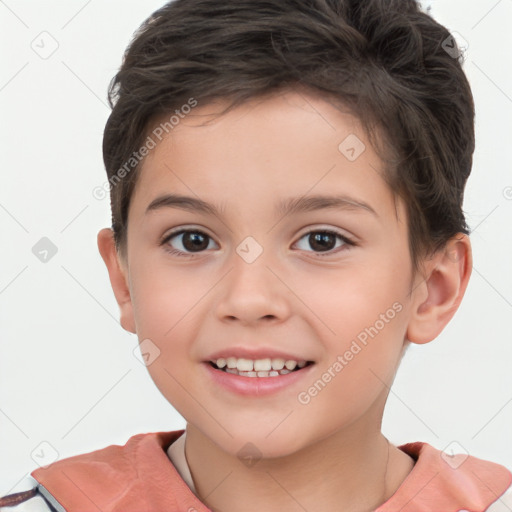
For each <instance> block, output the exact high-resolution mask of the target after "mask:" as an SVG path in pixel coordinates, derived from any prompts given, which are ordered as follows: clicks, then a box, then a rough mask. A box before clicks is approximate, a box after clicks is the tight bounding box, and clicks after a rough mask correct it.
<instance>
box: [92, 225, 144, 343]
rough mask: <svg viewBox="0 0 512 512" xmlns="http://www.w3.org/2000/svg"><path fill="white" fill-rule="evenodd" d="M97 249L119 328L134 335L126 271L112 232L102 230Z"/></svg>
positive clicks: (108, 229) (107, 229) (105, 229)
mask: <svg viewBox="0 0 512 512" xmlns="http://www.w3.org/2000/svg"><path fill="white" fill-rule="evenodd" d="M98 249H99V251H100V254H101V257H102V258H103V261H104V262H105V265H106V266H107V270H108V275H109V277H110V284H111V285H112V290H113V291H114V295H115V297H116V301H117V303H118V305H119V309H120V312H121V326H122V327H123V329H125V330H126V331H129V332H132V333H134V334H135V333H136V329H135V320H134V317H133V305H132V300H131V296H130V288H129V286H128V279H127V275H128V272H127V269H126V266H127V265H125V262H124V261H122V259H121V256H120V255H119V254H118V252H117V249H116V246H115V241H114V232H113V231H112V230H111V229H110V228H104V229H102V230H101V231H100V232H99V233H98Z"/></svg>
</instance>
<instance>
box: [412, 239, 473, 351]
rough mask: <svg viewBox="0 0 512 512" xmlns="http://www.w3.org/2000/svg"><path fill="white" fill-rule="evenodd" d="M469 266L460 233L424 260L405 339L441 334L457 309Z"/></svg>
mask: <svg viewBox="0 0 512 512" xmlns="http://www.w3.org/2000/svg"><path fill="white" fill-rule="evenodd" d="M472 267H473V257H472V252H471V242H470V241H469V237H468V236H467V235H465V234H464V233H458V234H457V235H455V236H454V237H452V238H451V239H450V240H449V241H448V242H447V244H446V246H445V248H444V249H443V250H441V251H438V252H437V253H435V255H434V256H433V257H432V258H431V259H429V260H427V261H426V262H424V268H425V270H426V273H425V274H426V276H427V278H426V279H425V278H423V279H420V280H419V281H418V282H416V284H415V285H414V290H413V292H412V293H413V300H412V310H411V316H410V321H409V325H408V328H407V335H406V336H407V339H409V340H410V341H411V342H413V343H420V344H421V343H428V342H429V341H432V340H433V339H435V338H436V337H437V336H438V335H439V334H440V333H441V331H442V330H443V329H444V328H445V326H446V324H448V322H449V321H450V320H451V318H452V317H453V315H454V314H455V312H456V311H457V309H458V308H459V305H460V303H461V301H462V298H463V297H464V293H465V291H466V287H467V285H468V281H469V277H470V276H471V270H472Z"/></svg>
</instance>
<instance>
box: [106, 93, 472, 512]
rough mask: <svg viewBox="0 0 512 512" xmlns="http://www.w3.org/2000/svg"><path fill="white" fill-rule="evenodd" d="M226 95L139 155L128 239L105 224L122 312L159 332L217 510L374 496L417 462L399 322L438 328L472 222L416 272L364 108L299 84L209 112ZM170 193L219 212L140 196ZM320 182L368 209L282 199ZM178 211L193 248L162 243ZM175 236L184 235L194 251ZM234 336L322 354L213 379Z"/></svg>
mask: <svg viewBox="0 0 512 512" xmlns="http://www.w3.org/2000/svg"><path fill="white" fill-rule="evenodd" d="M221 106H223V104H222V103H220V102H219V104H217V105H216V104H208V105H198V106H197V107H195V108H194V109H193V111H192V112H191V114H189V115H188V116H187V117H186V118H185V119H183V120H182V121H181V122H180V123H179V125H177V126H176V127H175V128H174V129H173V130H172V132H170V133H169V135H168V136H167V137H166V138H165V139H163V140H162V141H161V142H160V143H159V144H158V145H157V147H156V148H155V149H153V150H152V151H151V152H150V153H149V154H148V155H147V157H146V158H145V160H144V162H143V165H142V168H141V174H140V176H139V178H138V184H137V187H136V189H135V192H134V195H133V197H132V199H131V204H130V209H129V215H128V236H127V246H126V254H125V255H124V256H123V255H120V254H118V253H117V252H116V249H115V246H114V242H113V236H112V231H111V230H110V229H107V228H105V229H102V230H101V231H100V232H99V234H98V247H99V250H100V253H101V255H102V257H103V259H104V261H105V264H106V265H107V268H108V271H109V276H110V280H111V284H112V287H113V291H114V294H115V296H116V299H117V302H118V304H119V307H120V312H121V325H122V326H123V328H124V329H126V330H128V331H130V332H133V333H137V335H138V338H139V340H141V341H142V340H144V339H147V338H149V339H151V341H152V342H153V343H154V344H155V345H156V346H157V347H158V348H159V350H160V356H159V357H158V358H156V359H155V360H154V362H152V363H151V364H150V365H149V366H148V370H149V372H150V374H151V377H152V378H153V380H154V382H155V384H156V385H157V387H158V388H159V389H160V391H161V392H162V394H163V395H164V396H165V397H166V399H167V400H168V401H169V402H170V403H171V404H172V405H173V406H174V407H175V408H176V409H177V410H178V411H179V412H180V413H181V414H182V416H183V417H184V418H185V419H186V421H187V440H186V447H185V453H186V457H187V460H188V463H189V466H190V469H191V473H192V476H193V480H194V483H195V486H196V489H197V491H198V495H199V497H200V499H201V500H202V501H203V502H204V503H206V504H207V505H208V506H209V507H210V508H211V509H212V510H222V511H224V512H230V511H235V510H240V503H244V506H243V510H244V511H247V512H251V511H256V510H258V511H260V510H288V511H295V510H297V511H299V510H300V511H302V510H304V509H306V510H345V511H361V510H370V509H373V508H375V507H376V506H378V505H379V504H381V503H383V502H384V501H386V500H387V499H389V497H390V496H391V495H392V494H393V493H394V492H395V491H396V490H397V488H398V487H399V486H400V484H401V483H402V482H403V480H404V479H405V478H406V476H407V475H408V474H409V473H410V471H411V469H412V468H413V464H414V462H413V460H412V459H411V458H410V457H409V456H408V455H406V454H404V453H403V452H402V451H401V450H399V449H398V448H396V447H395V446H392V445H391V446H390V447H389V448H388V443H387V441H386V439H385V438H384V437H383V435H382V433H381V429H380V427H381V420H382V415H383V409H384V405H385V402H386V399H387V396H388V393H389V386H390V385H391V384H392V381H393V378H394V376H395V372H396V370H397V367H398V365H399V363H400V359H401V357H402V354H403V350H404V344H405V343H406V340H409V341H410V342H412V343H427V342H429V341H431V340H433V339H435V338H436V337H437V336H438V334H439V333H440V332H441V331H442V330H443V328H444V327H445V326H446V324H447V323H448V322H449V321H450V319H451V318H452V316H453V315H454V313H455V311H456V310H457V308H458V306H459V304H460V302H461V300H462V297H463V295H464V292H465V290H466V286H467V283H468V280H469V277H470V274H471V267H472V257H471V245H470V241H469V238H468V237H467V236H466V235H464V234H458V235H457V236H456V237H454V238H453V239H451V240H450V241H449V242H448V244H447V245H446V249H445V250H443V251H439V252H438V253H436V254H435V255H433V256H431V257H429V258H427V259H424V261H423V262H422V271H421V272H420V273H419V274H417V275H413V273H412V264H411V258H410V253H409V249H408V233H407V223H406V215H405V208H404V205H403V204H402V202H401V201H399V200H398V199H397V201H396V208H395V202H394V200H393V195H392V193H391V191H390V190H389V188H388V186H387V185H386V183H385V182H384V180H383V179H382V176H381V170H382V162H381V161H380V159H379V158H378V157H377V155H376V154H375V152H374V151H373V149H372V147H371V146H370V144H369V142H368V141H367V139H366V137H365V134H364V132H363V130H362V129H361V127H360V125H359V123H358V121H357V119H356V118H354V117H352V116H351V115H349V114H348V113H342V112H340V111H339V110H338V109H336V108H335V107H334V106H332V105H331V104H330V103H328V102H326V101H324V100H323V99H321V98H319V97H315V96H312V95H306V94H301V93H299V92H297V91H291V90H288V91H286V92H284V93H281V94H276V95H273V96H269V97H265V98H264V99H261V98H260V99H257V100H256V99H254V100H251V101H249V102H247V103H245V104H243V105H242V106H240V107H237V108H236V109H235V110H233V111H231V112H230V113H228V114H226V115H225V116H221V117H218V118H213V117H211V116H210V114H212V113H215V112H218V111H219V110H220V107H221ZM206 120H208V121H210V122H208V123H207V124H205V123H204V121H206ZM349 134H355V135H356V136H357V137H358V138H359V139H360V140H361V141H362V142H363V143H364V144H365V146H366V149H365V150H364V151H363V152H362V154H360V156H359V157H358V158H356V159H355V160H354V161H349V160H348V159H347V158H346V157H345V156H344V155H343V154H342V153H341V152H340V151H339V149H338V146H339V144H340V142H342V141H343V140H344V139H345V138H346V137H347V136H348V135H349ZM165 193H180V194H184V195H188V196H193V197H199V198H201V199H203V200H204V201H207V202H209V203H215V204H219V205H220V204H222V205H223V206H224V208H223V215H222V216H221V217H219V216H215V215H210V214H205V213H201V212H190V211H185V210H183V209H177V208H170V207H167V208H161V209H158V210H154V211H151V212H150V213H147V214H146V213H145V210H146V208H147V206H148V205H149V203H151V201H152V200H153V199H155V198H156V197H158V196H160V195H162V194H165ZM312 194H326V195H334V194H346V195H350V196H351V197H353V198H356V199H358V200H361V201H364V202H366V203H368V204H369V205H370V206H371V207H372V208H373V209H374V210H375V212H376V215H373V214H371V213H370V212H368V211H366V210H364V209H361V208H352V209H322V210H317V211H309V212H302V213H294V214H290V215H287V216H284V217H282V216H279V215H276V214H275V213H274V205H275V204H276V203H277V202H278V201H279V200H281V199H284V198H289V197H300V196H304V195H312ZM180 226H181V227H186V228H188V229H191V230H197V229H199V230H200V231H202V232H204V233H206V234H207V235H209V237H210V238H206V243H205V247H206V249H203V250H202V252H193V251H191V250H190V247H193V246H192V244H190V243H189V244H188V245H187V246H185V245H184V244H185V243H186V240H185V238H186V237H184V236H183V235H178V236H176V237H174V238H173V239H171V240H169V241H168V242H167V243H166V244H164V245H160V244H159V242H160V240H161V239H162V238H163V237H164V235H167V234H169V232H170V231H171V230H172V229H173V228H179V227H180ZM322 229H323V230H325V229H330V230H334V231H337V232H339V233H340V234H342V235H344V236H346V237H347V238H349V239H350V240H352V241H354V242H355V243H356V244H357V245H355V246H350V245H348V244H345V243H344V242H343V241H342V240H341V239H338V238H334V239H332V240H331V241H330V242H329V243H331V245H328V247H327V248H328V249H329V251H328V253H327V252H322V251H321V249H318V246H315V245H314V244H311V243H310V238H308V236H305V235H306V234H307V233H309V232H310V231H315V232H317V231H320V232H322ZM248 236H251V237H253V238H254V239H255V240H256V241H257V242H258V244H259V245H260V246H261V247H262V248H263V253H262V254H261V255H260V256H259V257H258V258H257V259H256V260H255V261H254V262H252V263H247V262H246V261H245V260H244V259H243V258H241V257H240V256H239V255H238V254H237V252H236V248H237V246H238V245H239V244H240V243H241V242H242V241H243V240H244V239H245V238H246V237H248ZM206 244H207V245H206ZM166 247H167V248H168V249H172V248H174V249H177V250H182V251H185V252H186V248H187V247H188V248H189V252H188V254H191V255H192V257H190V258H187V257H181V256H177V255H173V254H170V253H169V252H167V251H166ZM322 254H324V255H323V256H322ZM325 254H327V255H325ZM395 303H399V304H400V305H401V310H400V312H398V313H396V315H394V318H393V319H391V320H389V321H388V322H387V323H385V326H384V327H383V328H381V329H380V330H379V332H378V334H377V335H375V336H374V337H373V338H369V340H368V343H367V345H366V346H364V347H363V348H362V350H361V351H360V352H358V353H357V355H356V356H354V357H353V359H352V360H351V361H349V362H348V364H346V365H345V366H344V367H343V369H342V371H340V372H338V373H335V375H336V376H335V377H333V378H332V379H331V380H330V382H329V383H328V384H327V385H326V386H325V387H324V388H323V389H322V390H321V392H319V393H318V394H317V395H316V396H314V397H312V398H311V400H310V401H309V403H307V404H303V403H300V402H299V401H298V399H297V396H298V394H299V393H300V392H303V391H305V390H307V389H308V388H309V387H310V386H311V385H312V384H313V383H314V382H315V381H317V380H318V379H320V378H321V377H322V374H324V372H326V371H327V370H328V368H329V367H331V369H332V366H333V363H334V362H335V361H336V360H337V356H338V355H343V354H344V353H345V352H346V351H347V350H348V349H349V348H350V346H351V343H352V341H353V340H354V339H356V337H357V335H358V334H359V333H361V332H362V331H364V329H365V327H369V326H373V325H375V323H376V321H377V320H378V319H379V318H381V317H380V316H379V315H381V314H383V313H385V312H386V311H387V310H389V309H390V308H392V305H393V304H395ZM234 344H238V345H244V346H250V347H260V348H268V347H276V348H278V349H281V350H284V351H286V352H290V353H292V354H297V355H299V356H302V357H304V359H309V360H313V361H315V367H314V369H313V372H312V373H311V374H310V376H309V377H308V378H307V379H302V380H301V381H299V382H297V383H296V384H294V385H293V386H290V387H288V388H287V389H285V390H282V391H279V392H278V393H274V394H272V395H270V396H267V397H243V396H239V395H236V394H233V393H230V392H228V391H225V390H223V389H221V388H219V387H217V386H215V385H214V384H212V382H211V381H210V380H209V379H208V375H207V374H206V372H205V371H204V367H203V363H202V361H204V360H205V359H208V356H209V355H210V354H211V353H213V352H214V351H217V350H220V349H224V348H227V347H230V346H233V345H234ZM331 372H332V370H331ZM248 442H250V443H252V444H253V445H255V446H256V447H257V450H258V451H259V453H260V454H261V459H260V460H258V462H257V463H256V464H255V465H253V466H252V467H247V466H246V465H245V464H243V463H242V462H241V460H240V459H239V457H238V456H237V452H238V451H239V450H240V449H241V448H242V447H243V446H244V445H246V443H248ZM388 450H389V459H388Z"/></svg>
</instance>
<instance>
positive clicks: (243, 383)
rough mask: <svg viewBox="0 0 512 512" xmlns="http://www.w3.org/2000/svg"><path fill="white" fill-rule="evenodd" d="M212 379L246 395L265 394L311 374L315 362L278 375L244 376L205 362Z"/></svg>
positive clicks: (226, 387)
mask: <svg viewBox="0 0 512 512" xmlns="http://www.w3.org/2000/svg"><path fill="white" fill-rule="evenodd" d="M203 364H204V366H205V368H206V371H207V372H208V374H209V375H210V377H211V379H212V380H213V381H214V382H215V384H218V385H220V386H222V387H223V388H225V389H227V390H229V391H232V392H234V393H238V394H239V395H246V396H265V395H270V394H272V393H277V392H278V391H280V390H282V389H285V388H287V387H290V386H293V385H294V384H295V383H297V382H299V381H300V380H301V379H303V378H304V377H306V376H307V375H309V373H310V372H311V369H312V368H313V366H314V364H309V365H308V366H305V367H304V368H301V369H300V370H297V371H294V372H290V373H286V374H285V375H278V376H276V377H244V376H242V375H235V374H233V373H228V372H224V371H222V370H217V369H216V368H214V367H213V366H212V365H211V364H210V363H208V362H205V363H203Z"/></svg>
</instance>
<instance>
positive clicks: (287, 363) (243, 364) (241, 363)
mask: <svg viewBox="0 0 512 512" xmlns="http://www.w3.org/2000/svg"><path fill="white" fill-rule="evenodd" d="M214 362H215V364H216V365H217V366H218V367H219V368H224V367H225V366H227V367H228V368H236V369H237V370H239V371H241V372H251V371H253V370H254V371H270V370H282V369H283V368H284V367H286V368H287V369H288V370H294V369H295V367H297V366H298V367H299V368H303V367H304V366H306V361H294V360H292V359H289V360H285V359H281V358H276V359H270V358H266V359H255V360H253V359H243V358H240V359H238V358H236V357H228V358H226V359H225V358H223V357H221V358H219V359H217V360H216V361H214Z"/></svg>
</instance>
